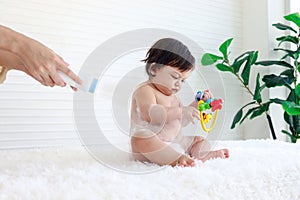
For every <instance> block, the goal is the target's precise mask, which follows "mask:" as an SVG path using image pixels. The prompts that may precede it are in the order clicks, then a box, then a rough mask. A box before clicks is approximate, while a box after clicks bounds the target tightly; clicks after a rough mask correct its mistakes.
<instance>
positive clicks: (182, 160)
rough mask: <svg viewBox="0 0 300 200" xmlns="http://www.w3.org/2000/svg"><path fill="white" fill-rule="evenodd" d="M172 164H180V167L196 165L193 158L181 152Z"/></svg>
mask: <svg viewBox="0 0 300 200" xmlns="http://www.w3.org/2000/svg"><path fill="white" fill-rule="evenodd" d="M172 166H181V167H194V166H196V163H195V160H194V159H192V158H191V157H189V156H187V155H185V154H182V155H181V156H180V157H179V158H178V159H177V161H175V162H174V163H173V165H172Z"/></svg>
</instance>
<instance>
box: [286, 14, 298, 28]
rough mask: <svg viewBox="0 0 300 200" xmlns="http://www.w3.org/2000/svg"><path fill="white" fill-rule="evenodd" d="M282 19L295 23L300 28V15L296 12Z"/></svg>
mask: <svg viewBox="0 0 300 200" xmlns="http://www.w3.org/2000/svg"><path fill="white" fill-rule="evenodd" d="M284 19H286V20H288V21H291V22H293V23H295V24H296V25H297V26H298V27H299V28H300V15H299V13H298V12H296V13H292V14H289V15H286V16H284Z"/></svg>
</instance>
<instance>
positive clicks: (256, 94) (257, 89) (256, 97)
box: [253, 73, 262, 103]
mask: <svg viewBox="0 0 300 200" xmlns="http://www.w3.org/2000/svg"><path fill="white" fill-rule="evenodd" d="M259 80H260V74H259V73H258V74H257V76H256V86H255V91H254V96H253V100H256V101H257V102H258V103H261V101H262V100H261V95H260V82H259Z"/></svg>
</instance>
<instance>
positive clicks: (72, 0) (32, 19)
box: [0, 0, 243, 148]
mask: <svg viewBox="0 0 300 200" xmlns="http://www.w3.org/2000/svg"><path fill="white" fill-rule="evenodd" d="M242 12H243V9H242V3H241V0H211V1H207V0H190V1H183V0H175V1H174V0H165V1H160V0H151V1H150V0H149V1H117V0H102V1H98V0H84V1H83V0H63V1H59V0H52V1H41V0H23V1H20V0H0V23H1V24H2V25H6V26H9V27H11V28H13V29H15V30H17V31H19V32H22V33H24V34H26V35H28V36H30V37H33V38H35V39H37V40H39V41H40V42H42V43H44V44H46V45H47V46H49V47H50V48H51V49H53V50H54V51H56V52H57V53H59V54H60V55H61V56H62V57H63V58H65V60H66V61H67V62H69V63H70V67H71V68H72V69H73V70H74V71H75V72H78V71H79V69H80V66H81V65H82V64H83V62H84V61H85V59H86V58H87V56H88V55H89V54H90V53H91V52H92V51H93V50H94V49H95V48H96V47H97V46H98V45H100V44H101V43H102V42H104V41H106V40H107V39H109V38H111V37H112V36H114V35H117V34H120V33H122V32H125V31H130V30H133V29H139V28H163V29H169V30H173V31H176V32H179V33H181V34H183V35H186V36H187V37H189V38H191V39H192V40H194V41H195V42H197V43H198V44H199V45H200V46H202V47H203V49H204V50H206V51H212V52H216V50H217V49H218V46H219V45H220V43H221V42H223V41H225V40H226V39H227V38H229V37H234V38H235V39H234V42H233V44H232V48H231V51H232V52H231V55H232V56H234V55H237V54H238V53H239V52H240V50H241V49H242V44H243V32H242V24H243V17H242V14H243V13H242ZM126 42H130V41H124V44H125V43H126ZM124 44H120V45H124ZM137 55H142V54H137ZM136 58H137V57H134V56H132V57H129V58H127V60H126V61H124V63H122V64H121V65H119V66H118V65H117V64H116V65H115V66H114V67H115V69H114V70H113V71H110V72H107V74H106V78H107V80H108V82H105V83H103V84H106V85H105V89H104V90H103V91H102V92H103V93H102V94H97V95H98V96H97V98H100V99H101V98H104V100H106V101H107V102H110V99H109V95H110V92H111V89H113V87H114V85H115V84H116V83H117V82H118V80H119V79H120V77H122V75H124V73H126V72H127V71H128V70H130V69H131V67H132V66H131V64H132V63H135V64H137V63H138V61H137V60H134V59H136ZM141 59H143V57H139V58H138V60H141ZM139 64H141V63H139ZM207 76H213V75H211V74H210V75H207ZM222 79H223V81H224V83H225V84H226V85H227V86H226V87H227V89H226V99H225V100H226V104H225V106H226V113H225V116H226V120H225V126H224V127H225V128H224V129H225V130H223V131H224V135H223V136H222V137H223V138H224V139H241V138H243V135H242V134H241V129H240V128H237V129H235V130H230V124H231V121H232V117H233V115H234V114H235V112H236V111H237V109H238V108H239V107H240V106H241V105H242V100H243V99H242V95H241V91H242V89H241V88H240V86H239V85H238V84H237V82H236V80H235V79H234V78H233V77H232V76H229V75H227V74H222ZM216 84H219V83H216ZM213 92H214V94H215V95H216V96H218V95H217V94H218V91H213ZM72 107H73V92H72V90H71V89H70V88H59V87H55V88H47V87H44V86H42V85H40V84H39V83H37V82H36V81H35V80H33V79H31V78H29V77H28V76H27V75H26V74H24V73H21V72H9V74H8V77H7V81H6V82H5V84H3V85H0V148H10V147H11V148H14V147H30V146H45V145H66V144H79V143H80V142H79V139H78V135H77V133H76V127H75V124H74V119H73V111H72ZM96 112H97V113H98V115H97V116H98V118H99V120H100V121H101V122H104V123H105V124H106V126H105V129H106V130H108V131H110V132H111V137H112V140H114V141H115V142H124V137H123V136H118V133H117V132H116V131H115V127H113V125H112V124H110V123H112V122H111V120H110V119H109V116H110V112H111V111H110V110H109V109H107V108H106V109H105V108H102V107H101V106H100V107H99V108H97V109H96ZM101 116H102V117H101ZM110 126H111V127H110Z"/></svg>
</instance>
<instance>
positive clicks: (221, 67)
mask: <svg viewBox="0 0 300 200" xmlns="http://www.w3.org/2000/svg"><path fill="white" fill-rule="evenodd" d="M216 67H217V68H218V70H220V71H223V72H232V68H231V67H229V66H227V65H224V64H221V63H219V64H216Z"/></svg>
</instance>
